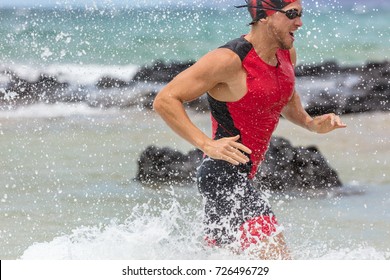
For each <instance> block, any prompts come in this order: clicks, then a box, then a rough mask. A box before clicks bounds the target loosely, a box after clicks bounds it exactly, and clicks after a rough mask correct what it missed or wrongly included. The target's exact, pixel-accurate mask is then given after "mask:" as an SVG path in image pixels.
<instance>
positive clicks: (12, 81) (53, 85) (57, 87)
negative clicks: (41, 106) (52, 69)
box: [2, 72, 69, 105]
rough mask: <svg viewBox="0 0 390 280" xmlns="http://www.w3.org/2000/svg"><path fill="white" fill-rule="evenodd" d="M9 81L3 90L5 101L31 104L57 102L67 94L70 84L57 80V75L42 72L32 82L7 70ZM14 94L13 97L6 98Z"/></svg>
mask: <svg viewBox="0 0 390 280" xmlns="http://www.w3.org/2000/svg"><path fill="white" fill-rule="evenodd" d="M7 75H8V76H9V83H8V85H7V87H6V89H5V90H4V92H3V96H2V97H3V98H2V101H3V102H8V103H13V104H24V105H25V104H30V103H34V102H55V101H58V99H60V98H61V97H62V96H63V95H65V93H66V91H67V89H68V86H69V85H68V84H67V83H61V82H58V81H57V78H56V77H52V76H47V75H44V74H41V75H40V76H39V78H38V80H37V81H34V82H30V81H27V80H25V79H22V78H20V77H18V76H17V75H16V74H15V73H13V72H7ZM7 95H12V98H11V99H4V97H5V96H7Z"/></svg>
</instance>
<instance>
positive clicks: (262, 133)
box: [208, 37, 295, 178]
mask: <svg viewBox="0 0 390 280" xmlns="http://www.w3.org/2000/svg"><path fill="white" fill-rule="evenodd" d="M221 48H228V49H230V50H232V51H233V52H235V53H236V54H237V55H238V56H239V57H240V58H241V61H242V67H243V68H244V69H245V70H246V72H247V78H246V82H247V90H248V91H247V93H246V94H245V96H244V97H242V98H241V99H240V100H238V101H235V102H221V101H218V100H215V99H214V98H212V97H211V96H210V95H208V100H209V104H210V109H211V116H212V117H211V119H212V129H213V139H220V138H223V137H232V136H236V135H238V134H239V135H240V142H241V143H242V144H243V145H245V146H246V147H248V148H249V149H251V150H252V154H250V155H249V156H250V163H249V164H250V172H249V178H253V177H254V176H255V174H256V171H257V168H258V166H259V164H260V163H261V162H262V161H263V160H264V155H265V153H266V151H267V149H268V145H269V142H270V138H271V135H272V133H273V131H274V130H275V128H276V126H277V124H278V122H279V117H280V113H281V111H282V109H283V107H284V106H285V105H286V104H287V102H288V101H289V100H290V98H291V96H292V93H293V89H294V81H295V76H294V68H293V66H292V63H291V58H290V52H289V51H288V50H281V49H279V50H278V51H277V53H276V56H277V60H278V64H277V66H271V65H269V64H266V63H265V62H264V61H263V60H262V59H261V58H260V57H259V56H258V55H257V53H256V51H255V49H254V48H253V46H252V44H251V43H250V42H248V41H247V40H246V39H245V38H244V37H240V38H238V39H236V40H233V41H230V42H229V43H227V44H226V45H224V46H222V47H221Z"/></svg>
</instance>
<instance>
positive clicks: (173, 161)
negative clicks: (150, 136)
mask: <svg viewBox="0 0 390 280" xmlns="http://www.w3.org/2000/svg"><path fill="white" fill-rule="evenodd" d="M201 158H202V153H201V152H200V151H199V150H193V151H191V152H190V153H188V154H187V155H185V154H182V153H181V152H179V151H175V150H173V149H171V148H167V147H166V148H157V147H155V146H149V147H147V148H146V150H145V151H143V152H142V154H141V156H140V158H139V160H138V173H137V176H136V178H137V179H138V180H139V181H141V182H143V183H147V184H161V183H168V182H191V181H194V180H195V174H196V168H197V167H198V166H199V164H200V162H201ZM255 182H256V184H257V185H258V187H261V188H264V187H265V188H268V189H272V190H277V191H285V190H289V189H292V188H294V189H329V188H336V187H340V186H341V185H342V184H341V181H340V179H339V178H338V175H337V173H336V171H335V170H334V169H332V168H331V167H330V166H329V164H328V163H327V161H326V159H325V158H324V157H323V155H322V154H321V153H320V152H319V151H318V149H317V148H316V147H314V146H311V147H306V148H304V147H293V146H292V145H291V144H290V142H289V141H288V140H286V139H284V138H280V137H273V138H272V141H271V143H270V148H269V150H268V152H267V154H266V159H265V161H264V162H263V163H262V165H261V167H260V169H259V172H258V174H257V175H256V178H255Z"/></svg>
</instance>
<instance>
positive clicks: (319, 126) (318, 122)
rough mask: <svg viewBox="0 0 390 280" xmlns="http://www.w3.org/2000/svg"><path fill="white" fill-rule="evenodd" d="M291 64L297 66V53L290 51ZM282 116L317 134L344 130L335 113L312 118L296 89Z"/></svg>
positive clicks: (293, 50)
mask: <svg viewBox="0 0 390 280" xmlns="http://www.w3.org/2000/svg"><path fill="white" fill-rule="evenodd" d="M290 55H291V62H292V64H293V66H295V64H296V52H295V49H294V48H292V49H291V50H290ZM282 116H283V117H285V118H286V119H287V120H289V121H291V122H292V123H294V124H296V125H299V126H301V127H303V128H306V129H308V130H310V131H313V132H317V133H327V132H330V131H332V130H334V129H336V128H344V127H346V125H345V124H344V123H342V121H341V120H340V118H339V117H338V116H336V115H335V114H333V113H330V114H325V115H321V116H317V117H314V118H312V117H311V116H310V115H309V114H308V113H307V112H306V111H305V109H304V108H303V106H302V103H301V99H300V97H299V94H298V93H297V91H296V90H295V89H294V92H293V94H292V97H291V99H290V101H289V102H288V103H287V105H286V106H285V107H284V109H283V111H282Z"/></svg>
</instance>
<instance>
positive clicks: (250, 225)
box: [154, 0, 346, 259]
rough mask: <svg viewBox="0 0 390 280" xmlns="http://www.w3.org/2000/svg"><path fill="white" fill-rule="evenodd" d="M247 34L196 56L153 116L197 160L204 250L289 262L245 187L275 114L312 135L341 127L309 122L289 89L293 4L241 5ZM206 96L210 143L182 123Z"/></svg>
mask: <svg viewBox="0 0 390 280" xmlns="http://www.w3.org/2000/svg"><path fill="white" fill-rule="evenodd" d="M246 2H247V3H246V4H247V5H243V6H239V7H247V8H248V10H249V12H250V15H251V17H252V22H251V29H250V32H249V33H248V34H247V35H245V36H242V37H240V38H238V39H235V40H233V41H230V42H229V43H227V44H226V45H224V46H222V47H220V48H218V49H216V50H213V51H211V52H209V53H208V54H206V55H205V56H203V57H202V58H201V59H200V60H199V61H198V62H196V63H195V64H194V65H193V66H191V67H190V68H188V69H187V70H185V71H183V72H182V73H180V74H179V75H178V76H177V77H175V78H174V79H173V80H172V81H171V82H170V83H169V84H168V85H167V86H166V87H165V88H164V89H162V91H161V92H159V94H158V95H157V97H156V99H155V101H154V108H155V110H156V111H157V112H158V113H159V114H160V115H161V117H162V118H163V119H164V120H165V121H166V122H167V124H168V125H169V126H170V127H171V128H172V129H173V130H174V131H175V132H177V133H178V134H179V135H180V136H181V137H183V138H184V139H186V140H187V141H189V142H190V143H191V144H193V145H194V146H195V147H197V148H199V149H200V150H202V151H203V152H204V154H205V157H204V160H203V162H202V164H201V166H200V167H199V169H198V174H197V182H198V187H199V190H200V192H201V194H202V196H203V198H204V201H205V206H204V209H205V218H204V221H205V233H206V237H205V238H206V241H207V242H208V244H210V245H216V246H224V245H225V246H230V247H231V248H232V247H234V245H237V244H238V245H239V248H240V250H248V252H249V254H251V255H252V256H254V257H257V258H261V259H289V258H290V255H289V252H288V250H287V248H286V245H285V241H284V237H283V235H282V232H281V227H279V226H278V223H277V220H276V217H275V216H274V214H273V212H272V210H271V207H270V205H269V203H268V201H267V199H266V197H265V196H264V195H263V194H262V193H261V192H260V191H259V190H257V189H255V188H254V187H253V186H252V182H251V180H252V179H253V177H254V176H255V173H256V171H257V168H258V166H259V164H260V163H261V162H262V160H263V159H264V154H265V153H266V150H267V148H268V145H269V142H270V138H271V134H272V132H273V131H274V130H275V128H276V125H277V124H278V121H279V117H280V115H283V117H284V118H286V119H288V120H290V121H291V122H293V123H295V124H297V125H299V126H301V127H304V128H306V129H308V130H310V131H313V132H316V133H327V132H330V131H332V130H334V129H337V128H344V127H346V125H345V124H343V123H342V122H341V120H340V118H339V117H338V116H336V115H335V114H326V115H322V116H317V117H315V118H312V117H310V116H309V115H308V114H307V112H306V111H305V110H304V108H303V107H302V105H301V102H300V98H299V95H298V93H297V92H296V90H295V86H294V84H295V76H294V65H295V63H296V52H295V49H294V47H293V43H294V33H295V32H296V31H297V30H298V28H300V27H301V26H302V20H301V16H302V5H301V1H300V0H264V1H263V0H257V1H256V0H253V1H249V0H248V1H246ZM205 92H207V97H208V100H209V104H210V109H211V118H212V132H213V136H212V138H210V137H208V136H207V135H205V134H204V133H203V132H202V131H201V130H200V129H199V128H197V127H196V126H195V125H194V124H193V123H192V121H191V120H190V119H189V117H188V115H187V113H186V112H185V110H184V107H183V103H184V102H188V101H191V100H194V99H196V98H198V97H200V96H201V95H202V94H204V93H205Z"/></svg>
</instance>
